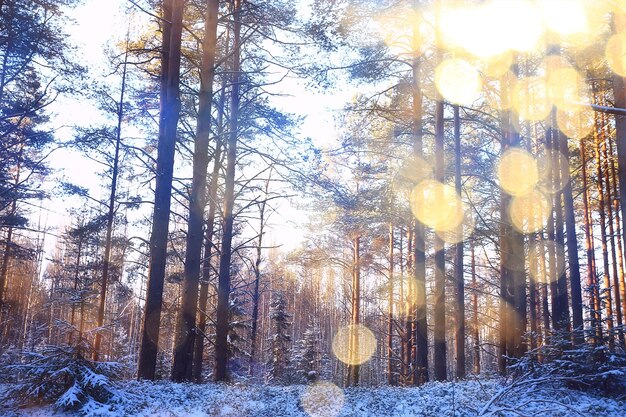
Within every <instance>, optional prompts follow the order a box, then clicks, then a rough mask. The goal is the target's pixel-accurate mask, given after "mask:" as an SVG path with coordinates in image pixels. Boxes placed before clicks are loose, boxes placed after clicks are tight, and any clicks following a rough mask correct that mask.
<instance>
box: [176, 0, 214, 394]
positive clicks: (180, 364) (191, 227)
mask: <svg viewBox="0 0 626 417" xmlns="http://www.w3.org/2000/svg"><path fill="white" fill-rule="evenodd" d="M218 6H219V0H208V1H207V12H206V17H205V22H204V40H203V43H202V63H201V70H200V93H199V98H198V99H199V102H198V116H197V127H196V140H195V143H194V152H193V177H192V184H191V194H190V196H189V220H188V223H187V249H186V252H185V269H184V273H185V278H184V280H183V294H182V295H183V296H182V301H181V304H182V305H181V307H182V308H181V311H180V313H179V315H178V320H177V325H176V344H175V345H174V363H173V365H172V380H174V381H176V382H182V381H191V379H192V369H193V353H194V338H195V336H196V330H195V326H196V312H197V306H198V283H199V281H200V270H201V263H202V240H203V239H202V238H203V233H202V224H203V222H204V209H205V207H206V180H207V167H208V164H209V135H210V133H211V102H212V100H213V79H214V77H215V53H216V48H217V13H218Z"/></svg>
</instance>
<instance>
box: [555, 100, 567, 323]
mask: <svg viewBox="0 0 626 417" xmlns="http://www.w3.org/2000/svg"><path fill="white" fill-rule="evenodd" d="M552 125H553V126H556V116H555V112H553V116H552ZM552 134H553V139H552V148H553V149H554V150H555V151H558V150H559V149H560V146H559V130H558V129H557V128H553V129H552ZM559 162H560V161H559V160H558V159H557V160H555V161H553V163H554V164H555V168H556V169H555V171H554V181H555V184H557V185H558V184H560V183H561V181H562V179H561V175H562V169H561V164H560V163H559ZM557 188H558V187H557ZM562 200H563V198H562V194H561V191H557V192H556V193H555V194H554V208H553V210H554V212H555V224H556V227H555V238H556V243H558V244H559V247H561V248H564V247H565V232H564V229H563V223H564V222H563V207H562ZM556 265H557V266H556V270H557V271H558V273H559V275H558V279H557V282H556V284H557V291H558V292H557V297H558V305H559V310H558V317H556V321H557V322H558V323H559V326H560V329H562V330H564V331H567V330H568V329H569V327H570V320H569V307H568V304H569V302H568V297H567V277H566V274H565V258H564V257H561V256H557V258H556Z"/></svg>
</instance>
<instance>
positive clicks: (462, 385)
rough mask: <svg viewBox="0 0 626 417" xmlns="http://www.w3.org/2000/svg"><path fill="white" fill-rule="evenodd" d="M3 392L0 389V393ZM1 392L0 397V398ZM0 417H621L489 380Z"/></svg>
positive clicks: (571, 393)
mask: <svg viewBox="0 0 626 417" xmlns="http://www.w3.org/2000/svg"><path fill="white" fill-rule="evenodd" d="M6 388H7V386H6V385H5V386H2V385H0V391H3V390H4V389H6ZM1 393H2V392H0V394H1ZM0 415H2V416H7V417H12V416H33V417H43V416H51V415H72V416H73V415H76V416H78V415H92V416H159V417H161V416H162V417H166V416H167V417H174V416H180V417H183V416H185V417H192V416H193V417H200V416H214V417H218V416H219V417H248V416H250V417H256V416H263V417H283V416H284V417H287V416H289V417H300V416H301V417H307V416H308V417H348V416H350V417H357V416H358V417H382V416H397V417H410V416H416V417H417V416H422V417H430V416H437V417H447V416H457V417H465V416H541V417H551V416H554V417H559V416H568V417H570V416H571V417H574V416H584V417H624V416H626V396H624V394H622V396H621V398H616V397H605V396H601V395H600V394H598V393H592V392H582V391H577V390H572V389H568V388H566V387H564V386H563V385H561V384H560V383H556V382H549V383H545V381H544V382H541V383H539V384H537V383H533V382H532V381H524V382H522V383H519V382H517V383H510V382H509V383H503V382H502V381H499V380H497V379H487V380H469V381H463V382H457V383H453V382H446V383H435V382H433V383H428V384H426V385H424V386H422V387H416V388H396V387H393V388H392V387H378V388H348V389H340V388H338V387H336V386H334V385H332V384H328V383H320V384H315V385H309V386H304V385H292V386H265V385H244V384H233V385H225V384H212V383H211V384H201V385H197V384H175V383H171V382H166V381H161V382H143V381H142V382H137V381H125V382H117V383H115V385H114V397H113V399H112V401H110V403H109V404H100V403H96V402H94V401H92V402H90V403H88V404H87V405H86V406H85V407H83V408H82V411H81V412H76V413H69V412H61V411H55V409H54V408H53V407H52V406H46V407H34V408H27V409H21V410H15V409H11V408H10V407H9V406H8V405H6V404H4V405H2V406H0Z"/></svg>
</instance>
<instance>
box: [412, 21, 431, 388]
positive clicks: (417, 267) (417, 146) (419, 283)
mask: <svg viewBox="0 0 626 417" xmlns="http://www.w3.org/2000/svg"><path fill="white" fill-rule="evenodd" d="M416 30H417V29H416V28H413V31H414V35H413V36H414V37H415V36H419V33H415V32H416ZM419 66H420V61H419V58H414V59H413V67H412V81H413V93H412V95H413V97H412V98H413V101H412V102H413V104H412V106H413V108H412V120H411V129H412V134H413V137H414V142H413V152H414V154H415V155H417V156H418V157H423V155H424V149H423V142H422V134H423V132H422V91H421V89H420V86H419ZM413 235H414V242H413V274H414V277H415V285H414V286H415V291H414V293H415V298H414V299H412V300H411V305H413V306H414V307H413V309H414V313H413V314H412V320H413V321H414V327H415V328H414V329H412V333H413V339H414V343H415V355H414V359H415V361H414V363H415V365H414V366H413V369H412V372H413V375H412V380H413V384H414V385H421V384H423V383H425V382H427V381H428V322H427V317H426V252H425V250H426V249H425V247H426V244H425V242H424V225H422V224H421V223H420V222H419V221H417V220H416V221H415V222H414V232H413Z"/></svg>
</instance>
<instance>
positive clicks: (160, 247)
mask: <svg viewBox="0 0 626 417" xmlns="http://www.w3.org/2000/svg"><path fill="white" fill-rule="evenodd" d="M184 3H185V2H184V0H164V2H163V50H162V53H161V116H160V119H159V143H158V148H157V163H156V185H155V189H154V213H153V217H152V232H151V235H150V272H149V274H148V288H147V291H146V307H145V313H144V325H143V332H142V339H141V348H140V352H139V364H138V374H137V376H138V378H139V379H151V380H153V379H154V378H155V372H156V363H157V352H158V348H159V330H160V327H161V308H162V303H163V285H164V281H165V265H166V262H167V241H168V230H169V218H170V206H171V199H172V180H173V175H174V155H175V149H176V127H177V125H178V118H179V116H180V86H179V83H180V57H181V35H182V26H183V5H184Z"/></svg>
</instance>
